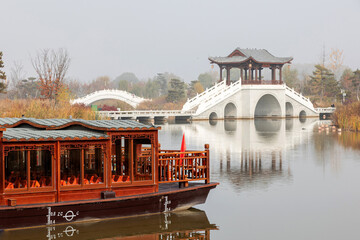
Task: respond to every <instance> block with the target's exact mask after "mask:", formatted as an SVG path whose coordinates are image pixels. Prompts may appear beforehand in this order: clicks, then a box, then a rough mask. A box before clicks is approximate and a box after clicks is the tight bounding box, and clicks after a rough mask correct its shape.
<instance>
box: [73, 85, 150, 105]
mask: <svg viewBox="0 0 360 240" xmlns="http://www.w3.org/2000/svg"><path fill="white" fill-rule="evenodd" d="M106 99H114V100H119V101H123V102H125V103H127V104H129V105H131V106H132V107H134V108H136V107H137V106H138V105H139V103H141V102H143V101H146V100H148V99H145V98H141V97H138V96H136V95H134V94H132V93H129V92H126V91H122V90H117V89H106V90H100V91H96V92H93V93H90V94H88V95H86V96H84V97H81V98H76V99H73V100H71V101H70V103H71V104H76V103H82V104H85V105H90V104H91V103H93V102H96V101H99V100H106Z"/></svg>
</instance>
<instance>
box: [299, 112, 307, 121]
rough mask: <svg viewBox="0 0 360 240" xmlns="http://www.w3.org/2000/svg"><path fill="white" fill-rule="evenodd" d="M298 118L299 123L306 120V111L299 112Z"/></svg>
mask: <svg viewBox="0 0 360 240" xmlns="http://www.w3.org/2000/svg"><path fill="white" fill-rule="evenodd" d="M299 119H300V122H301V123H304V122H306V112H305V111H304V110H302V111H301V112H300V113H299Z"/></svg>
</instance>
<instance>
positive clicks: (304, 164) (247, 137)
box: [0, 118, 360, 240]
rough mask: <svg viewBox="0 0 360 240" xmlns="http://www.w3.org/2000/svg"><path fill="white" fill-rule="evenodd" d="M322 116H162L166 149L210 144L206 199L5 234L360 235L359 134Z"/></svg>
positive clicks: (146, 236) (147, 236) (7, 236)
mask: <svg viewBox="0 0 360 240" xmlns="http://www.w3.org/2000/svg"><path fill="white" fill-rule="evenodd" d="M329 123H330V122H323V121H319V120H317V119H301V120H300V119H295V118H294V119H271V120H269V119H256V120H239V121H211V122H208V121H201V122H194V123H191V124H164V125H162V126H161V127H162V130H160V131H159V142H160V143H161V148H162V149H174V150H176V149H179V150H180V146H181V141H182V135H183V133H185V137H186V145H187V150H202V149H204V144H205V143H208V144H210V158H211V181H212V182H220V185H219V186H218V187H217V188H216V189H214V190H212V191H211V192H210V194H209V197H208V199H207V202H206V203H205V204H203V205H198V206H196V208H197V209H190V210H187V211H181V212H174V213H163V214H154V215H149V216H139V217H132V218H119V219H111V220H104V221H98V222H93V221H92V222H88V223H72V224H70V225H59V226H58V225H55V226H51V227H42V228H35V229H25V230H16V231H10V232H6V231H5V232H3V233H1V232H0V239H113V238H116V239H124V240H125V239H189V238H191V239H206V240H209V239H211V240H214V239H276V240H278V239H327V240H329V239H358V228H359V227H358V226H359V223H360V219H359V216H360V190H359V187H358V183H359V180H360V174H359V172H360V135H357V134H354V133H344V132H343V133H341V134H339V133H338V132H333V131H332V130H331V129H329V130H328V131H327V130H322V131H319V130H318V127H319V125H321V124H329Z"/></svg>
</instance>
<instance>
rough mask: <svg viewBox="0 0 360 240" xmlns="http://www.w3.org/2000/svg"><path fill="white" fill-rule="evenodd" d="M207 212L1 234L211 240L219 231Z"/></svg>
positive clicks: (22, 239)
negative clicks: (212, 233) (211, 234)
mask: <svg viewBox="0 0 360 240" xmlns="http://www.w3.org/2000/svg"><path fill="white" fill-rule="evenodd" d="M217 229H218V227H217V226H216V225H215V224H211V223H210V222H209V219H208V218H207V216H206V213H205V212H204V211H201V210H198V209H195V208H190V209H188V210H184V211H176V212H168V213H160V214H151V215H146V216H134V217H124V218H116V219H104V220H102V221H90V222H78V223H76V222H75V223H70V224H59V225H53V226H46V227H45V226H42V227H32V228H25V229H10V230H5V231H3V232H0V239H1V240H12V239H16V240H27V239H48V240H54V239H87V240H91V239H116V240H120V239H121V240H130V239H137V240H139V239H144V240H145V239H151V240H155V239H159V240H160V239H199V240H209V239H210V231H212V230H217Z"/></svg>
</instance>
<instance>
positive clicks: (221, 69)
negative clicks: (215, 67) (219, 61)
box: [219, 65, 223, 82]
mask: <svg viewBox="0 0 360 240" xmlns="http://www.w3.org/2000/svg"><path fill="white" fill-rule="evenodd" d="M219 67H220V80H219V82H221V81H222V80H223V79H222V71H223V68H222V66H220V65H219Z"/></svg>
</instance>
